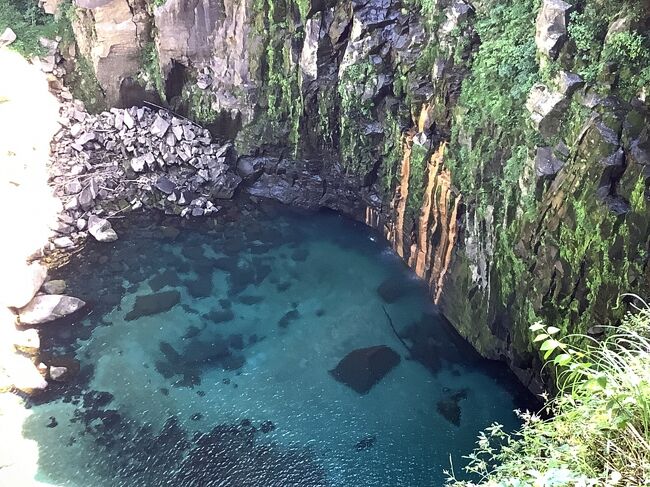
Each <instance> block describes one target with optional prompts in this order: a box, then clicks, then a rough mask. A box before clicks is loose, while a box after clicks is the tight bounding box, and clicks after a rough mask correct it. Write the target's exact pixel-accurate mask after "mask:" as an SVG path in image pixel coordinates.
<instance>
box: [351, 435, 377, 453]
mask: <svg viewBox="0 0 650 487" xmlns="http://www.w3.org/2000/svg"><path fill="white" fill-rule="evenodd" d="M376 441H377V437H376V436H375V435H372V436H366V437H365V438H362V439H361V440H359V441H358V442H357V444H356V445H354V449H355V450H356V451H363V450H367V449H369V448H372V447H373V446H374V445H375V442H376Z"/></svg>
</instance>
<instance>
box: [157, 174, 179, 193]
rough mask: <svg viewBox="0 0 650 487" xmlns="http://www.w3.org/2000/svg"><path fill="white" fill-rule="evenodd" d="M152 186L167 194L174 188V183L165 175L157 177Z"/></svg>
mask: <svg viewBox="0 0 650 487" xmlns="http://www.w3.org/2000/svg"><path fill="white" fill-rule="evenodd" d="M154 186H155V187H156V188H158V189H159V190H160V191H161V192H163V193H165V194H167V195H170V194H172V193H173V192H174V191H175V190H176V184H174V183H173V182H172V181H170V180H169V178H168V177H167V176H161V177H159V178H158V180H157V181H156V184H155V185H154Z"/></svg>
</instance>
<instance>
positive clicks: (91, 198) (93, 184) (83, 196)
mask: <svg viewBox="0 0 650 487" xmlns="http://www.w3.org/2000/svg"><path fill="white" fill-rule="evenodd" d="M98 193H99V184H97V181H96V180H95V178H91V179H90V181H89V182H88V186H86V187H85V188H84V189H83V190H82V191H81V193H80V194H79V196H77V201H78V203H79V205H80V206H81V209H82V210H84V211H87V210H89V209H90V208H91V207H92V206H93V205H94V203H95V198H97V194H98Z"/></svg>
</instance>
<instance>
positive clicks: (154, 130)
mask: <svg viewBox="0 0 650 487" xmlns="http://www.w3.org/2000/svg"><path fill="white" fill-rule="evenodd" d="M168 128H169V122H168V121H167V120H165V119H164V118H162V117H161V116H160V115H158V116H157V117H156V120H154V122H153V125H152V126H151V135H157V136H158V137H161V138H162V137H163V136H164V135H165V133H166V132H167V129H168Z"/></svg>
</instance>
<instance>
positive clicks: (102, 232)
mask: <svg viewBox="0 0 650 487" xmlns="http://www.w3.org/2000/svg"><path fill="white" fill-rule="evenodd" d="M88 232H89V233H90V234H91V235H92V236H93V237H95V239H96V240H97V241H98V242H114V241H115V240H117V233H115V230H113V227H111V224H110V222H109V221H108V220H106V219H104V218H100V217H98V216H97V215H90V218H88Z"/></svg>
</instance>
